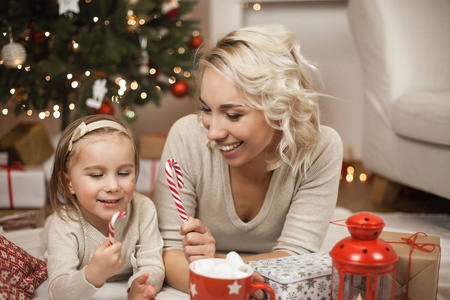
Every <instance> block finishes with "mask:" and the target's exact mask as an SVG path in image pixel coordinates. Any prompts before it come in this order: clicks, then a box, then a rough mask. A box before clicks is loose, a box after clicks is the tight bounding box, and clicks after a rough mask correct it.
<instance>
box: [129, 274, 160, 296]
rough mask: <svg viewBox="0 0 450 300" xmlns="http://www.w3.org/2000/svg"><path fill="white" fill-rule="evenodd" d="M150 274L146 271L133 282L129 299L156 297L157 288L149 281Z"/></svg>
mask: <svg viewBox="0 0 450 300" xmlns="http://www.w3.org/2000/svg"><path fill="white" fill-rule="evenodd" d="M148 276H149V275H148V274H147V273H144V274H142V275H141V276H139V277H137V278H136V279H134V280H133V282H132V283H131V287H130V291H129V292H128V300H152V299H155V297H156V289H155V288H154V287H153V286H152V285H151V284H150V283H149V282H148V281H147V279H148Z"/></svg>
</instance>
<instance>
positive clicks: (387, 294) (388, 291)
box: [376, 274, 393, 300]
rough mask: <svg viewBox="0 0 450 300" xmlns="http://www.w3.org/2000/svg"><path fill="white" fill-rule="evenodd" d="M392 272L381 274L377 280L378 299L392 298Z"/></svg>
mask: <svg viewBox="0 0 450 300" xmlns="http://www.w3.org/2000/svg"><path fill="white" fill-rule="evenodd" d="M392 282H393V280H392V274H386V275H381V276H379V277H378V282H377V299H376V300H386V299H392Z"/></svg>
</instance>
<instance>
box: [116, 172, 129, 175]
mask: <svg viewBox="0 0 450 300" xmlns="http://www.w3.org/2000/svg"><path fill="white" fill-rule="evenodd" d="M118 174H119V176H128V175H130V173H129V172H119V173H118Z"/></svg>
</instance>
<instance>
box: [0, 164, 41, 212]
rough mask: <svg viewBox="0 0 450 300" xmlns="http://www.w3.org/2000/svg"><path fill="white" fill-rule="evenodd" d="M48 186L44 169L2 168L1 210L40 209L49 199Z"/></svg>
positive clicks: (25, 167)
mask: <svg viewBox="0 0 450 300" xmlns="http://www.w3.org/2000/svg"><path fill="white" fill-rule="evenodd" d="M8 173H9V174H8ZM10 184H11V190H10ZM46 186H47V184H46V180H45V171H44V168H43V167H40V166H24V167H23V169H14V168H10V169H9V172H8V169H6V168H0V208H39V207H41V206H43V205H44V204H45V202H46V199H47V189H46Z"/></svg>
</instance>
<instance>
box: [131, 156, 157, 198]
mask: <svg viewBox="0 0 450 300" xmlns="http://www.w3.org/2000/svg"><path fill="white" fill-rule="evenodd" d="M158 167H159V160H158V159H144V158H141V159H140V162H139V177H138V180H137V182H136V191H138V192H140V193H145V194H148V193H153V192H154V191H155V186H156V176H157V174H158Z"/></svg>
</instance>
